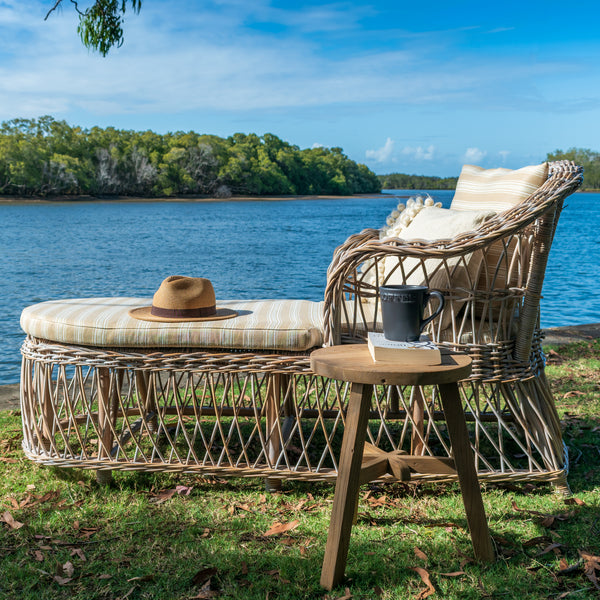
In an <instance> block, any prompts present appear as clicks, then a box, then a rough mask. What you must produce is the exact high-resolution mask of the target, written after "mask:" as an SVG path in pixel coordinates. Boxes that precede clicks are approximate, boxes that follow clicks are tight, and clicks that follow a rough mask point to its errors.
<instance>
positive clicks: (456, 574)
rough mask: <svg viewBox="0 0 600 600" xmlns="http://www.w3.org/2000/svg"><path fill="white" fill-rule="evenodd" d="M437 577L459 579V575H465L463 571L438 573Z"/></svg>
mask: <svg viewBox="0 0 600 600" xmlns="http://www.w3.org/2000/svg"><path fill="white" fill-rule="evenodd" d="M438 575H442V576H443V577H460V576H461V575H466V573H465V572H464V571H452V572H451V573H438Z"/></svg>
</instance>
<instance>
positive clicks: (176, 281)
mask: <svg viewBox="0 0 600 600" xmlns="http://www.w3.org/2000/svg"><path fill="white" fill-rule="evenodd" d="M215 303H216V298H215V290H214V288H213V286H212V283H211V282H210V280H209V279H204V278H203V277H184V276H182V275H171V276H170V277H167V278H166V279H165V280H164V281H163V282H162V283H161V284H160V287H159V288H158V290H157V291H156V293H155V294H154V298H153V300H152V306H153V307H155V308H165V309H171V310H187V309H194V308H211V307H212V308H214V307H215Z"/></svg>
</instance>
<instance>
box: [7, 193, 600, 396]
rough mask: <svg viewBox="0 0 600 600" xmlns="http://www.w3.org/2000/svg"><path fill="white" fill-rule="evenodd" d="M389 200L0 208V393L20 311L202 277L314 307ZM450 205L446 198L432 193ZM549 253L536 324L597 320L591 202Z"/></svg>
mask: <svg viewBox="0 0 600 600" xmlns="http://www.w3.org/2000/svg"><path fill="white" fill-rule="evenodd" d="M411 193H412V194H414V192H403V191H395V192H390V193H388V194H386V195H383V196H378V197H373V198H359V199H335V200H293V201H279V202H265V201H256V202H237V201H234V202H202V203H194V202H139V203H118V202H83V203H80V202H70V203H44V204H4V205H0V218H1V223H2V234H1V239H0V257H1V260H0V281H2V282H3V286H2V293H1V294H0V327H1V328H0V384H3V383H14V382H17V381H18V380H19V364H20V354H19V346H20V343H21V341H22V339H23V332H22V331H21V329H20V327H19V316H20V313H21V310H22V309H23V308H24V307H25V306H27V305H29V304H33V303H35V302H41V301H43V300H49V299H56V298H73V297H93V296H138V295H139V296H152V294H153V293H154V291H155V290H156V288H157V287H158V285H159V284H160V282H161V281H162V280H163V279H164V278H165V277H166V276H168V275H172V274H180V275H191V276H204V277H209V278H210V279H211V281H212V282H213V285H214V287H215V290H216V293H217V297H218V298H222V299H226V298H243V299H248V298H307V299H311V300H320V299H322V297H323V292H324V289H325V284H326V279H325V276H326V270H327V266H328V265H329V262H330V260H331V256H332V253H333V250H334V248H335V247H336V246H338V245H339V244H340V243H342V242H343V241H344V240H345V239H346V238H347V237H348V236H349V235H350V234H352V233H355V232H358V231H361V230H362V229H364V228H365V227H376V228H378V227H380V226H381V225H382V224H383V223H384V222H385V218H386V216H387V215H388V214H389V213H390V211H391V210H392V209H393V208H394V207H395V205H396V203H397V202H398V199H397V198H395V197H393V196H394V195H407V194H411ZM431 194H432V195H433V196H434V198H435V199H436V200H440V201H442V202H443V204H444V206H449V203H450V200H451V198H452V194H453V192H445V191H442V192H431ZM567 203H568V207H567V208H566V209H565V210H564V211H563V214H562V216H561V220H560V223H559V227H558V231H557V237H556V240H555V243H554V245H553V248H552V253H551V257H550V264H549V267H548V272H547V277H546V283H545V287H544V298H543V300H542V326H543V327H551V326H559V325H569V324H577V323H591V322H599V321H600V294H599V293H598V287H597V286H598V281H600V267H599V265H600V236H599V235H598V227H599V226H600V194H575V195H574V196H571V198H569V200H568V201H567Z"/></svg>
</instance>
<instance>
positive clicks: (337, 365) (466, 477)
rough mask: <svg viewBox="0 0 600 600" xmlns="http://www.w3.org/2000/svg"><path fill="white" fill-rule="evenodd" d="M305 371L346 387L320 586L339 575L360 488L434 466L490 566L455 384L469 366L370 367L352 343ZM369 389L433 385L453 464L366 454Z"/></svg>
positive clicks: (453, 358)
mask: <svg viewBox="0 0 600 600" xmlns="http://www.w3.org/2000/svg"><path fill="white" fill-rule="evenodd" d="M310 364H311V368H312V370H313V371H314V372H315V373H316V374H317V375H322V376H324V377H328V378H330V379H336V380H339V381H348V382H350V383H351V384H352V387H351V392H350V399H349V402H348V410H347V413H346V426H345V429H344V438H343V441H342V450H341V455H340V463H339V471H338V478H337V483H336V486H335V496H334V500H333V509H332V512H331V521H330V524H329V534H328V536H327V546H326V548H325V558H324V560H323V569H322V571H321V585H322V586H323V587H325V588H327V589H329V590H330V589H332V588H333V587H335V586H336V585H337V584H339V583H340V581H341V580H342V578H343V576H344V570H345V567H346V559H347V557H348V547H349V544H350V533H351V530H352V521H353V519H354V514H355V510H356V507H357V503H358V488H359V486H360V485H361V484H362V483H367V482H368V481H371V480H373V479H377V478H378V477H381V476H382V475H383V474H385V473H388V472H390V473H392V474H393V475H395V476H396V477H398V478H400V479H404V480H406V479H409V478H410V471H411V470H414V471H418V472H427V468H428V464H427V463H429V464H430V466H431V467H432V468H433V465H435V470H436V471H437V472H440V471H439V469H440V467H442V468H445V469H450V471H449V472H456V474H457V475H458V480H459V483H460V489H461V492H462V497H463V503H464V506H465V511H466V514H467V522H468V524H469V530H470V532H471V540H472V543H473V549H474V551H475V556H476V558H477V559H478V560H481V561H486V562H491V561H493V560H494V558H495V557H494V548H493V546H492V540H491V538H490V533H489V529H488V525H487V519H486V516H485V510H484V507H483V501H482V498H481V490H480V488H479V481H478V480H477V473H476V471H475V464H474V461H473V454H472V450H471V445H470V443H469V434H468V431H467V424H466V421H465V415H464V412H463V409H462V404H461V400H460V394H459V391H458V385H457V381H459V380H461V379H464V378H466V377H468V376H469V374H470V373H471V359H470V358H469V357H468V356H464V355H458V354H457V355H454V354H453V355H443V363H442V364H441V365H437V366H406V365H402V364H401V363H395V362H374V361H373V360H372V359H371V355H370V353H369V350H368V348H367V346H366V344H352V345H345V346H344V345H342V346H331V347H329V348H321V349H319V350H316V351H314V352H313V353H312V354H311V358H310ZM373 385H436V386H437V387H438V389H439V392H440V398H441V401H442V408H443V410H444V415H445V418H446V424H447V427H448V434H449V436H450V442H451V445H452V454H453V457H454V461H452V460H451V459H439V458H436V457H424V456H410V455H406V454H403V453H400V452H392V453H385V452H382V451H381V450H377V449H374V448H373V447H372V446H370V444H367V448H366V449H365V439H366V434H367V424H368V419H369V409H370V405H371V394H372V389H373V388H372V386H373ZM363 459H364V460H363ZM452 463H454V464H452ZM454 470H455V471H454Z"/></svg>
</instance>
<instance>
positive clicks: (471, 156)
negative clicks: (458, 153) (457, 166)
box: [464, 148, 487, 163]
mask: <svg viewBox="0 0 600 600" xmlns="http://www.w3.org/2000/svg"><path fill="white" fill-rule="evenodd" d="M486 155H487V152H486V151H485V150H480V149H479V148H467V151H466V152H465V157H464V159H465V161H466V162H468V163H478V162H480V161H482V160H483V159H484V158H485V157H486Z"/></svg>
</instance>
